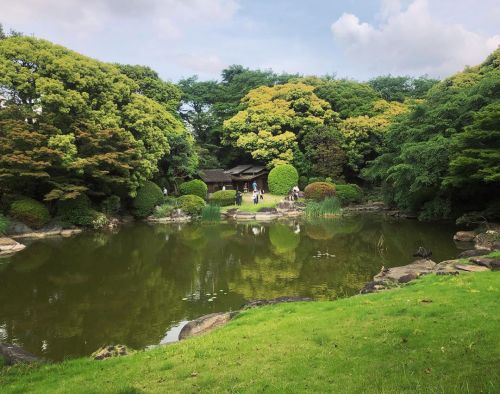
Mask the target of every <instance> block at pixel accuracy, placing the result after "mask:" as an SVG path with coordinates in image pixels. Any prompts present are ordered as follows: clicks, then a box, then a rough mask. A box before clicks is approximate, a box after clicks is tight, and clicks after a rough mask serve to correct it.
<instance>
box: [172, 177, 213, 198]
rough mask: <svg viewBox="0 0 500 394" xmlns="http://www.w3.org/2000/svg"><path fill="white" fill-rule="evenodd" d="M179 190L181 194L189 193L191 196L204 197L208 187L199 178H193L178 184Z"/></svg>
mask: <svg viewBox="0 0 500 394" xmlns="http://www.w3.org/2000/svg"><path fill="white" fill-rule="evenodd" d="M179 191H180V193H181V194H182V195H183V196H187V195H188V194H191V195H193V196H198V197H200V198H203V199H206V198H207V192H208V187H207V184H206V183H205V182H203V181H201V180H199V179H193V180H192V181H188V182H184V183H183V184H182V185H180V186H179Z"/></svg>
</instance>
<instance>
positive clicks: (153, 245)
mask: <svg viewBox="0 0 500 394" xmlns="http://www.w3.org/2000/svg"><path fill="white" fill-rule="evenodd" d="M454 230H455V229H454V227H453V226H452V225H447V224H436V223H419V222H417V221H410V220H406V221H394V220H389V219H385V218H384V217H382V216H369V215H363V216H355V217H344V218H339V219H333V220H327V221H326V220H325V221H319V222H315V223H304V222H300V221H299V222H283V223H282V222H279V223H272V224H256V223H243V224H241V223H240V224H236V223H219V224H206V225H204V224H196V223H195V224H180V225H179V224H172V225H149V224H146V223H135V224H131V225H128V226H124V227H122V228H121V229H119V231H117V232H115V233H111V232H87V233H82V234H80V235H78V236H76V237H73V238H68V239H59V238H57V239H43V240H37V241H33V242H32V243H31V244H30V245H29V247H28V248H26V249H25V250H23V251H22V252H19V253H18V254H15V255H13V256H11V257H9V258H3V259H0V342H10V343H16V344H19V345H21V346H23V347H24V348H25V349H26V350H28V351H30V352H33V353H35V354H37V355H40V356H43V357H46V358H48V359H51V360H61V359H64V358H69V357H77V356H86V355H90V353H92V352H93V351H95V350H96V349H97V348H99V347H100V346H101V345H104V344H126V345H128V346H130V347H132V348H135V349H141V348H144V347H146V346H149V345H155V344H158V343H160V342H161V341H162V340H163V341H164V340H165V339H164V337H165V335H166V333H167V331H168V330H169V329H170V328H172V327H174V326H176V325H177V324H179V322H181V321H183V320H189V319H192V318H196V317H199V316H201V315H204V314H207V313H211V312H216V311H229V310H236V309H239V308H240V307H241V305H242V304H244V303H245V302H246V301H248V300H251V299H258V298H274V297H278V296H285V295H286V296H309V297H313V298H315V299H334V298H336V297H342V296H347V295H353V294H356V293H358V292H359V290H360V288H362V287H363V285H364V284H365V283H366V282H367V281H369V280H370V279H371V278H372V276H373V275H375V274H376V273H377V272H378V271H379V270H380V268H381V266H385V267H392V266H397V265H403V264H407V263H409V262H411V261H412V260H413V258H412V257H411V256H412V254H413V253H414V252H415V250H416V249H417V248H418V247H419V246H424V247H425V248H427V249H430V250H432V251H433V259H434V260H435V261H440V260H444V259H448V258H453V257H455V256H456V255H457V249H456V248H455V245H454V243H453V241H452V235H453V232H454Z"/></svg>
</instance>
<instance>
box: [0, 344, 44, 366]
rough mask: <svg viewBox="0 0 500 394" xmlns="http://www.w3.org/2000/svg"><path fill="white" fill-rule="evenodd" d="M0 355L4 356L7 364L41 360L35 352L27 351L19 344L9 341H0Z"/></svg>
mask: <svg viewBox="0 0 500 394" xmlns="http://www.w3.org/2000/svg"><path fill="white" fill-rule="evenodd" d="M0 356H2V358H3V360H4V364H5V365H14V364H19V363H35V362H39V361H41V360H40V359H39V358H38V357H36V356H35V355H34V354H31V353H29V352H27V351H26V350H24V349H23V348H21V347H19V346H17V345H12V344H9V343H0Z"/></svg>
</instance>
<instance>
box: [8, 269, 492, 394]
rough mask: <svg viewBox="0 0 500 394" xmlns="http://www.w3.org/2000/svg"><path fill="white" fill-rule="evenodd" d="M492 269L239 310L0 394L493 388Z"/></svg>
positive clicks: (30, 378)
mask: <svg viewBox="0 0 500 394" xmlns="http://www.w3.org/2000/svg"><path fill="white" fill-rule="evenodd" d="M499 283H500V274H499V273H491V272H486V273H480V274H462V275H459V276H456V277H451V276H427V277H425V278H423V279H421V280H418V281H416V282H414V283H413V284H411V285H409V286H406V287H404V288H400V289H394V290H391V291H389V292H385V293H380V294H372V295H365V296H356V297H352V298H347V299H342V300H338V301H334V302H315V303H300V304H288V305H287V304H282V305H277V306H272V307H265V308H260V309H255V310H251V311H247V312H245V313H243V314H241V315H240V316H239V317H238V318H237V319H236V320H234V321H232V322H231V323H230V324H229V325H227V326H226V327H224V328H221V329H219V330H217V331H216V332H214V333H213V334H209V335H206V336H202V337H197V338H194V339H189V340H187V341H185V342H181V343H178V344H175V345H171V346H167V347H163V348H158V349H156V350H153V351H149V352H140V353H138V354H136V355H133V356H129V357H122V358H117V359H112V360H107V361H100V362H98V361H90V360H74V361H68V362H65V363H62V364H58V365H47V366H43V367H40V368H31V369H30V368H29V367H28V368H27V367H21V368H19V367H15V368H11V369H10V370H7V369H6V368H5V369H4V371H3V372H0V387H1V390H0V391H2V392H3V393H14V392H16V393H24V392H29V391H34V392H50V393H54V392H71V393H97V392H100V393H101V392H112V393H137V392H252V393H257V392H275V393H281V392H341V393H361V392H363V393H372V392H373V393H403V392H412V393H413V392H419V393H427V392H429V393H431V392H432V393H468V392H470V393H478V392H484V393H493V392H499V391H498V390H499V389H500V386H499V385H500V378H499V374H498V371H499V369H498V366H499V364H498V363H499V360H500V349H499V346H500V330H499V327H500V324H499V323H500V313H499V312H500V309H499V307H498V299H499V295H500V294H499Z"/></svg>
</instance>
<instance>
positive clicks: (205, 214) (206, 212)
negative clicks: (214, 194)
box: [201, 204, 220, 222]
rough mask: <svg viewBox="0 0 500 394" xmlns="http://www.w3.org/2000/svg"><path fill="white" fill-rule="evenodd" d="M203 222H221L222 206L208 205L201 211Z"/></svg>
mask: <svg viewBox="0 0 500 394" xmlns="http://www.w3.org/2000/svg"><path fill="white" fill-rule="evenodd" d="M201 220H203V221H204V222H218V221H220V205H212V204H210V205H207V206H204V207H203V208H202V209H201Z"/></svg>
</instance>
